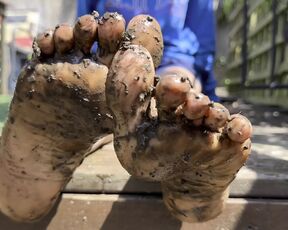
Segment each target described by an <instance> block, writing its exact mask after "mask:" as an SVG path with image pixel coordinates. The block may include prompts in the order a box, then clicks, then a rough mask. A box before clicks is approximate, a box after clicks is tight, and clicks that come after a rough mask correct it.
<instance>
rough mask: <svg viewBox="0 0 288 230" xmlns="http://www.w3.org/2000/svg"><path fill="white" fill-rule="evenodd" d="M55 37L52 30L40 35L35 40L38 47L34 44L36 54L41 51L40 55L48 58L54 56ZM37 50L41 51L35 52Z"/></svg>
mask: <svg viewBox="0 0 288 230" xmlns="http://www.w3.org/2000/svg"><path fill="white" fill-rule="evenodd" d="M53 36H54V31H53V30H51V29H48V30H46V31H45V32H44V33H41V34H39V35H38V36H37V37H36V39H35V43H36V44H37V45H36V46H34V44H33V49H34V53H38V52H39V51H40V53H39V55H42V56H47V57H49V56H52V55H53V54H54V50H55V46H54V39H53ZM37 48H39V49H40V50H35V49H37ZM39 55H37V56H39Z"/></svg>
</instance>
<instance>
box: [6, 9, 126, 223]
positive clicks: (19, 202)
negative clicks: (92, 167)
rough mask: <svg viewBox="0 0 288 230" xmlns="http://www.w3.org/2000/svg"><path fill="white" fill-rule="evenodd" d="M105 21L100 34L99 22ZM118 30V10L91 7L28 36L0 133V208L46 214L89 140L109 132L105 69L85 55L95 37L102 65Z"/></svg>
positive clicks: (26, 216) (28, 215)
mask: <svg viewBox="0 0 288 230" xmlns="http://www.w3.org/2000/svg"><path fill="white" fill-rule="evenodd" d="M100 22H101V23H100ZM107 23H108V24H107ZM119 25H122V26H119ZM109 26H110V31H109V33H107V31H106V30H103V27H105V28H106V29H107V27H109ZM114 26H115V28H116V29H115V30H113V29H112V28H114ZM124 30H125V21H124V19H123V17H122V16H121V15H119V14H117V13H113V14H112V13H111V14H105V18H98V15H97V13H94V14H92V15H84V16H82V17H80V18H79V20H78V21H77V23H76V24H75V26H74V28H73V27H71V26H69V25H65V24H62V25H58V26H56V28H55V29H54V30H47V31H46V32H44V33H42V34H40V35H39V36H38V37H37V38H36V39H35V42H34V44H33V49H34V57H33V59H32V60H31V61H30V62H29V63H28V64H27V65H26V66H25V67H24V68H23V69H22V72H21V74H20V76H19V79H18V82H17V87H16V91H15V93H14V97H13V100H12V103H11V106H10V111H9V118H8V121H7V123H6V125H5V127H4V129H3V133H2V139H1V155H0V182H1V183H0V210H1V211H2V212H3V213H4V214H6V215H8V216H10V217H11V218H13V219H15V220H18V221H32V220H35V219H37V218H39V217H41V216H43V215H45V214H46V213H47V212H48V211H49V210H50V208H51V207H52V205H53V204H54V202H55V200H56V199H57V197H58V195H59V194H60V192H61V189H62V188H63V187H64V186H65V184H66V183H67V182H68V181H69V179H70V178H71V175H72V173H73V171H74V170H75V168H76V167H77V166H78V165H79V164H80V163H81V162H82V160H83V158H84V156H85V154H86V153H88V152H89V150H90V149H91V147H92V145H93V144H94V143H95V142H97V140H99V138H101V137H103V136H104V135H107V134H109V133H111V132H112V116H111V115H110V113H109V110H108V108H107V106H106V98H105V81H106V77H107V73H108V67H107V66H105V65H103V64H101V63H96V62H95V61H94V60H93V59H92V58H91V55H90V48H91V46H92V44H93V43H94V42H95V40H96V39H97V37H99V45H100V46H101V60H99V61H102V60H105V62H104V61H103V62H104V63H105V64H107V65H109V62H111V61H109V60H110V59H112V58H113V55H114V54H115V52H116V51H117V50H116V48H117V47H118V48H119V45H120V39H121V38H122V34H123V32H124ZM102 33H104V35H103V34H102ZM110 38H113V41H111V40H109V39H110ZM117 39H118V40H117ZM115 43H117V44H116V45H115ZM110 46H111V47H112V46H113V48H111V49H109V48H110ZM106 49H109V50H106ZM113 52H114V53H113ZM99 59H100V58H99Z"/></svg>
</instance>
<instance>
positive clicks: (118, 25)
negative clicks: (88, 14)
mask: <svg viewBox="0 0 288 230" xmlns="http://www.w3.org/2000/svg"><path fill="white" fill-rule="evenodd" d="M125 24H126V23H125V19H124V18H123V16H122V15H120V14H118V13H116V12H115V13H109V12H107V13H105V14H104V15H103V17H101V18H100V19H99V25H98V45H99V47H98V50H97V59H98V61H99V62H101V63H102V64H105V65H106V66H110V64H111V62H112V59H113V56H114V54H115V53H116V52H117V50H118V49H119V46H120V43H121V41H122V37H123V33H124V31H125Z"/></svg>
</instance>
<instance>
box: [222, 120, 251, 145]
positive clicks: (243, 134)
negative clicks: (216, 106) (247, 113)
mask: <svg viewBox="0 0 288 230" xmlns="http://www.w3.org/2000/svg"><path fill="white" fill-rule="evenodd" d="M225 131H226V132H227V134H228V137H229V138H230V139H231V140H232V141H235V142H240V143H243V142H245V141H246V140H247V139H249V138H250V137H251V135H252V125H251V123H250V121H249V120H248V119H247V118H246V117H244V116H243V115H241V114H233V115H232V116H231V119H230V120H229V122H228V123H227V125H226V127H225Z"/></svg>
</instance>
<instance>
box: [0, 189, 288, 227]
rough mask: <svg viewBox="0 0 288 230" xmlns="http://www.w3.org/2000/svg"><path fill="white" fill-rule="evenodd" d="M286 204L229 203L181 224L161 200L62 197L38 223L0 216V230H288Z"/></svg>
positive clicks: (263, 201)
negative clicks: (199, 219) (198, 220)
mask: <svg viewBox="0 0 288 230" xmlns="http://www.w3.org/2000/svg"><path fill="white" fill-rule="evenodd" d="M287 213H288V200H281V201H277V200H252V199H248V200H246V199H229V200H228V202H227V205H226V208H225V210H224V212H223V213H222V214H221V215H220V216H219V217H217V218H216V219H214V220H211V221H208V222H205V223H197V224H195V223H194V224H191V223H181V222H180V221H178V220H176V219H174V218H173V217H172V216H171V215H170V214H169V212H168V211H167V210H166V208H165V207H164V204H163V203H162V200H161V198H160V197H149V196H148V197H141V196H132V195H122V196H119V195H83V194H82V195H80V194H78V195H76V194H64V195H63V197H62V200H61V201H60V204H59V206H58V208H57V212H56V208H54V210H52V212H51V213H50V214H49V215H48V216H47V217H45V218H44V219H42V220H41V221H40V222H36V223H33V224H20V223H15V222H13V221H10V220H8V219H7V218H6V217H4V216H0V226H1V229H3V230H8V229H9V230H28V229H29V230H42V229H43V230H44V229H47V230H80V229H81V230H98V229H101V230H114V229H115V230H118V229H121V230H130V229H131V230H135V229H137V230H148V229H149V230H150V229H152V230H153V229H155V230H162V229H163V230H164V229H165V230H170V229H171V230H172V229H173V230H175V229H177V230H178V229H179V230H189V229H193V230H215V229H219V230H220V229H259V230H260V229H261V230H271V229H273V230H284V229H287V227H288V223H287Z"/></svg>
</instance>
